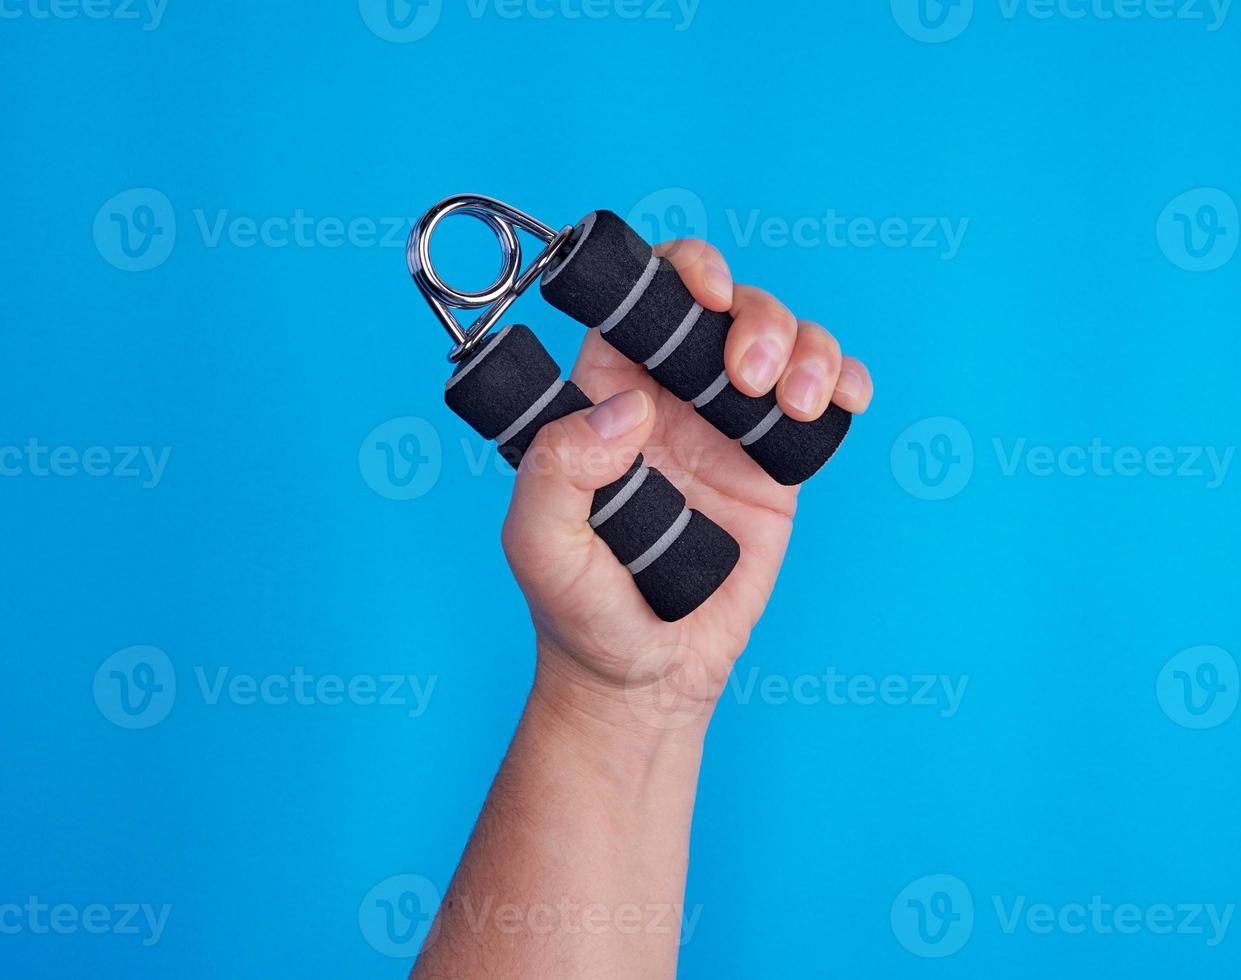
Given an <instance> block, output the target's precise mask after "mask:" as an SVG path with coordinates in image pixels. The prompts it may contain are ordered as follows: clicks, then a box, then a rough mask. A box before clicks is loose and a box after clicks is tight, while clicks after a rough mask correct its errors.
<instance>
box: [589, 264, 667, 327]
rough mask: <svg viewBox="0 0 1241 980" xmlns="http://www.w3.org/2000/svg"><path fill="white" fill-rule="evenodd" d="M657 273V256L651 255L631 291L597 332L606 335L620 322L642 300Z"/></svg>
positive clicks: (600, 325)
mask: <svg viewBox="0 0 1241 980" xmlns="http://www.w3.org/2000/svg"><path fill="white" fill-rule="evenodd" d="M658 271H659V256H658V255H652V256H651V261H649V262H648V263H646V268H645V269H643V270H642V275H640V276H639V277H638V281H637V282H635V283H634V284H633V289H631V290H629V295H628V296H626V297H625V299H624V301H623V302H622V303H621V305H620V306H618V307H617V308H616V309H615V310H613V311H612V315H611V316H610V317H608V318H607V319H606V320H604V321H603V322H602V323H601V324H599V332H600V333H607V332H608V331H609V330H611V329H612V328H613V327H614V326H616V325H617V324H618V323H620V322H621V320H623V319H625V317H627V316H628V315H629V311H630V310H632V309H633V308H634V307H635V306H636V305H637V303H638V300H640V299H641V298H642V294H643V293H645V292H646V287H647V286H649V285H650V284H651V280H652V279H654V278H655V273H656V272H658Z"/></svg>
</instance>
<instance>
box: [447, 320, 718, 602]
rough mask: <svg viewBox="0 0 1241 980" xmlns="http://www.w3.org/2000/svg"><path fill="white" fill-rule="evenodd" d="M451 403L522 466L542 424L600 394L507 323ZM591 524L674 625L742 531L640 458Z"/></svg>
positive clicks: (714, 581)
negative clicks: (586, 390)
mask: <svg viewBox="0 0 1241 980" xmlns="http://www.w3.org/2000/svg"><path fill="white" fill-rule="evenodd" d="M444 400H445V401H446V402H447V403H448V407H449V408H451V409H452V410H453V411H454V412H456V413H457V414H458V415H460V416H461V417H462V418H463V419H465V421H466V422H468V423H469V424H470V426H471V427H473V428H474V429H475V430H476V431H477V432H478V433H479V434H480V435H481V436H483V437H484V438H486V439H494V440H496V442H497V443H498V444H499V447H500V454H501V455H502V456H503V457H504V458H505V459H506V460H508V462H509V463H510V464H512V465H513V466H514V467H516V466H517V464H518V463H520V462H521V458H522V456H524V455H525V453H526V451H527V450H528V449H529V448H530V444H531V443H532V442H533V441H534V437H535V436H536V435H537V434H538V431H539V430H540V429H541V428H543V426H545V425H547V423H548V422H551V421H553V420H555V419H558V418H562V417H563V416H565V415H568V414H570V413H571V412H576V411H579V410H581V409H583V408H589V407H590V406H591V404H592V402H591V400H590V399H589V398H587V397H586V395H585V394H583V392H582V390H581V389H580V388H578V387H577V385H575V384H574V383H573V382H572V381H562V380H561V378H560V368H559V367H558V366H557V365H556V362H555V361H554V360H553V359H552V357H551V355H550V354H548V353H547V351H546V350H545V349H544V347H543V345H542V344H541V343H540V342H539V339H538V338H537V337H536V336H535V335H534V334H533V332H531V330H530V329H529V328H528V327H524V326H521V325H520V324H515V325H513V326H508V327H505V328H504V329H503V330H501V331H499V332H498V333H496V334H495V335H493V336H492V337H491V338H490V339H489V340H486V341H484V342H483V343H482V344H481V345H480V346H479V348H478V349H477V352H476V353H474V354H472V355H470V356H469V357H467V358H466V359H465V360H463V361H461V363H460V364H458V365H457V370H456V371H455V372H454V373H453V375H452V377H451V378H449V379H448V383H447V384H446V385H445V387H444ZM590 525H591V527H593V528H594V530H595V533H596V534H598V535H599V537H601V538H602V539H603V540H604V542H605V543H606V544H607V546H608V547H609V548H611V549H612V553H613V554H614V555H616V557H617V560H619V561H620V562H621V564H623V565H625V566H626V567H627V568H628V569H629V571H630V572H631V573H632V574H633V580H634V583H635V584H636V585H637V587H638V591H640V592H641V593H642V596H643V598H645V599H646V602H647V604H648V605H649V606H650V607H651V609H652V610H654V612H655V614H656V615H657V616H659V618H660V619H663V620H665V621H667V622H674V621H676V620H678V619H681V618H683V617H685V616H688V615H689V614H690V613H691V612H693V611H694V610H695V609H697V608H698V607H699V606H700V605H701V604H702V603H703V602H705V601H706V600H707V599H708V598H709V597H710V596H711V594H712V593H713V592H715V590H716V589H717V588H718V587H719V585H720V583H721V582H723V581H724V579H726V578H727V577H728V574H729V572H731V571H732V570H733V567H734V566H735V565H736V564H737V559H738V558H739V557H740V554H741V550H740V548H739V547H738V546H737V542H736V541H735V540H733V537H732V536H731V535H730V534H729V533H728V532H727V531H725V530H724V529H723V528H721V527H720V526H719V525H717V524H716V523H714V522H713V521H711V520H710V519H709V518H707V517H704V516H703V515H702V514H701V513H699V512H698V511H696V510H693V509H692V508H690V507H687V506H686V503H685V497H684V496H683V495H682V494H681V492H680V491H679V490H677V488H676V487H674V486H673V485H672V484H671V483H669V482H668V480H667V478H666V477H665V476H664V475H663V474H662V473H660V472H659V471H658V470H657V469H655V468H654V467H652V466H647V465H646V463H645V462H644V461H643V459H642V456H641V455H639V456H638V458H637V459H635V460H634V462H633V465H632V466H631V467H630V468H629V470H628V472H626V473H625V475H624V476H622V477H621V478H620V479H619V480H616V481H614V482H613V483H610V484H608V485H607V486H606V487H604V488H603V489H601V490H597V491H596V492H595V498H594V501H593V503H592V505H591V512H590Z"/></svg>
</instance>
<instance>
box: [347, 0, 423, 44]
mask: <svg viewBox="0 0 1241 980" xmlns="http://www.w3.org/2000/svg"><path fill="white" fill-rule="evenodd" d="M443 6H444V4H443V0H358V12H359V13H360V14H361V15H362V22H363V23H364V24H366V26H367V27H368V28H370V31H371V33H372V34H374V35H375V36H376V37H378V38H381V39H382V40H384V41H391V42H393V43H394V44H408V43H410V42H411V41H420V40H422V39H423V38H424V37H426V36H427V35H428V34H430V33H431V32H432V31H433V30H435V28H436V25H438V24H439V22H440V14H441V13H443Z"/></svg>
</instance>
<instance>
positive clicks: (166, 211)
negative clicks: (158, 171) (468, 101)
mask: <svg viewBox="0 0 1241 980" xmlns="http://www.w3.org/2000/svg"><path fill="white" fill-rule="evenodd" d="M94 236H95V248H97V249H98V250H99V254H100V255H101V256H103V258H104V260H105V261H106V262H108V263H110V264H111V265H114V266H116V268H118V269H121V270H122V271H124V272H147V271H149V270H151V269H154V268H157V267H158V266H161V265H163V264H164V263H165V262H166V261H167V260H168V256H170V255H171V254H172V248H173V246H174V245H175V244H176V242H177V215H176V212H175V211H174V210H173V207H172V201H170V200H168V197H167V195H166V194H164V193H163V192H162V191H157V190H155V189H154V188H151V187H135V188H133V189H132V190H127V191H122V192H121V193H120V194H117V195H115V196H113V197H111V198H109V199H108V200H107V201H106V202H104V205H103V207H101V208H100V209H99V211H98V212H97V213H96V214H95V225H94Z"/></svg>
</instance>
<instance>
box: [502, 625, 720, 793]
mask: <svg viewBox="0 0 1241 980" xmlns="http://www.w3.org/2000/svg"><path fill="white" fill-rule="evenodd" d="M713 707H714V702H713V700H711V701H708V700H700V699H697V698H693V697H686V696H683V693H682V692H681V691H680V690H678V689H676V688H675V687H669V686H668V685H664V684H661V683H659V682H650V681H649V680H647V681H642V680H634V679H630V682H629V683H617V682H616V681H613V680H611V679H605V678H603V677H600V676H599V675H598V674H596V673H595V672H593V671H591V670H590V669H589V668H587V667H584V666H583V665H581V664H579V663H578V662H577V661H575V660H574V659H573V658H572V657H571V656H569V655H567V654H565V653H564V652H563V651H561V650H560V649H559V648H558V647H556V646H555V645H553V644H551V643H548V642H547V641H545V640H544V639H542V638H540V640H539V644H538V665H537V669H536V671H535V679H534V684H533V687H532V688H531V692H530V698H529V701H528V702H527V705H526V718H525V719H524V720H523V725H529V726H531V727H533V728H535V729H537V730H538V731H539V732H540V733H542V734H543V736H544V737H545V738H548V739H551V740H555V741H556V742H559V743H563V745H564V746H565V747H566V748H567V749H568V750H569V751H570V752H572V753H573V754H574V755H575V756H576V757H577V758H578V759H579V760H580V761H581V762H582V764H583V765H585V766H588V767H591V768H595V769H598V770H601V771H602V772H604V773H605V774H607V775H608V777H609V778H638V779H646V778H648V777H649V774H650V772H651V771H652V770H654V769H660V770H661V771H664V772H667V773H669V774H673V773H675V771H676V770H677V768H678V767H680V768H684V769H686V770H690V769H692V772H693V778H695V779H696V776H697V768H698V764H699V762H700V760H701V756H702V745H703V738H704V736H705V734H706V730H707V726H708V724H709V722H710V718H711V712H712V709H713Z"/></svg>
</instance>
